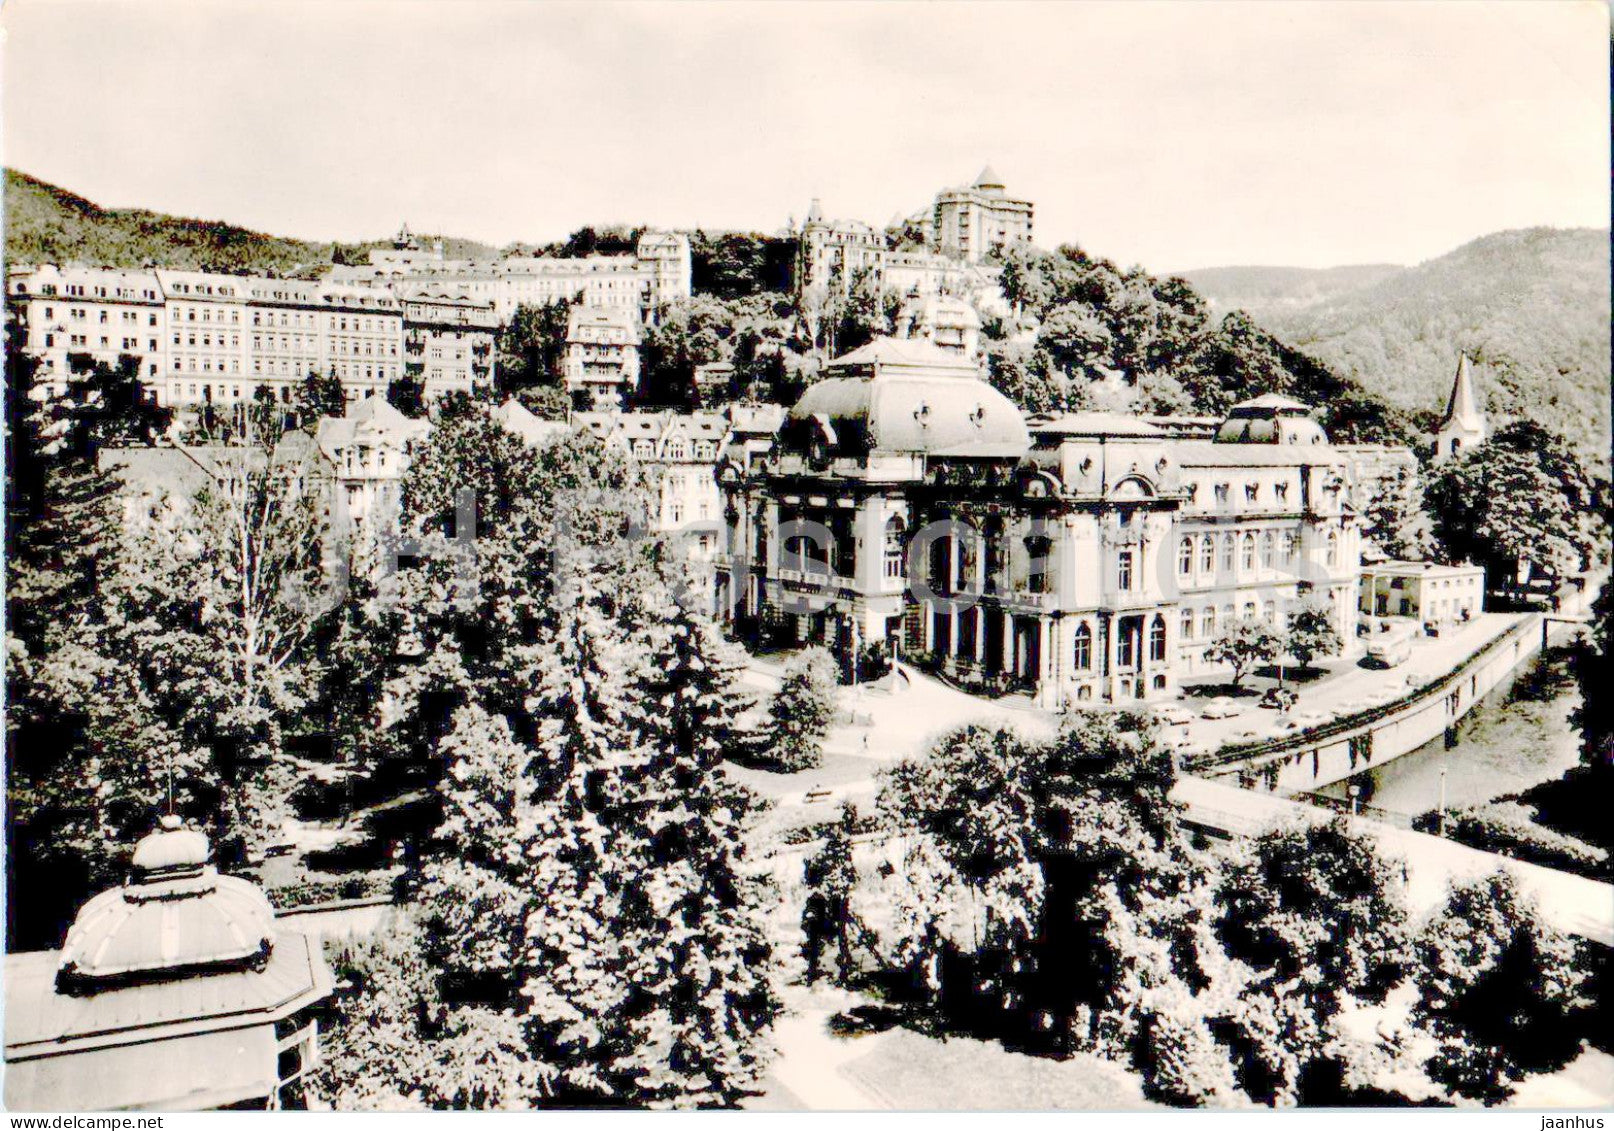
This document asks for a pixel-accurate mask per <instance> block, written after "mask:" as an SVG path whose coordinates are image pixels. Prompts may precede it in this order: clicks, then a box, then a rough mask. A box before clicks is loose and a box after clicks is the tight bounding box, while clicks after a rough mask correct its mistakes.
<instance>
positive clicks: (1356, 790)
mask: <svg viewBox="0 0 1614 1131" xmlns="http://www.w3.org/2000/svg"><path fill="white" fill-rule="evenodd" d="M1350 795H1351V816H1352V817H1355V816H1356V805H1357V799H1358V798H1359V797H1361V796H1362V787H1361V786H1359V785H1357V784H1356V783H1355V782H1352V783H1351V787H1350Z"/></svg>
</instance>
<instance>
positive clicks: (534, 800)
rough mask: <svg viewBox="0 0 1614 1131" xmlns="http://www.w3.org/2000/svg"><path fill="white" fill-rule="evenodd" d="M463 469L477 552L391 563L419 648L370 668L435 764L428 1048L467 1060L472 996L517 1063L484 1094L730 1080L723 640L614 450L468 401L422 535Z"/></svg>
mask: <svg viewBox="0 0 1614 1131" xmlns="http://www.w3.org/2000/svg"><path fill="white" fill-rule="evenodd" d="M461 486H463V487H466V488H468V489H469V490H470V492H471V494H472V496H473V497H474V498H475V499H476V514H477V537H476V539H475V542H474V553H472V554H469V555H467V556H465V557H463V558H461V559H460V560H454V559H451V558H448V557H445V556H441V555H439V554H437V553H435V552H433V553H426V554H424V555H423V557H422V560H421V561H420V563H419V564H418V565H416V566H415V567H414V568H412V569H411V570H409V571H407V572H406V573H404V574H401V575H400V576H399V578H398V579H397V581H398V583H399V585H400V598H401V604H402V605H403V607H405V608H407V609H408V610H409V614H410V618H411V621H412V629H413V633H414V636H415V639H416V642H417V646H418V648H419V651H420V657H419V659H418V660H417V661H416V662H415V663H412V664H405V665H399V666H398V669H397V670H396V672H395V673H394V674H393V675H392V678H390V679H389V680H388V682H387V698H388V699H389V701H390V702H391V703H392V704H393V706H392V707H390V708H389V710H388V712H387V715H386V717H387V718H389V719H390V720H391V723H390V725H389V726H388V728H387V729H388V730H389V731H390V732H391V734H390V737H389V740H388V741H389V743H390V744H392V745H395V746H396V747H398V748H399V750H400V755H399V756H401V757H408V758H409V759H411V760H412V761H414V762H416V763H427V764H430V763H433V762H436V763H437V764H439V765H440V766H441V774H440V780H439V784H438V794H439V796H440V797H441V800H442V807H443V822H442V825H441V827H440V828H439V830H438V834H437V836H436V838H435V840H434V842H433V844H432V845H430V846H428V849H427V851H426V864H425V866H424V867H423V869H422V874H421V878H420V883H419V898H418V900H417V904H418V906H419V907H420V908H421V922H420V927H421V933H420V942H419V944H418V945H419V947H420V948H421V950H420V953H422V954H423V955H424V956H425V959H426V962H427V965H428V966H429V967H431V968H434V969H436V970H438V971H440V976H439V977H437V979H436V981H435V983H434V985H433V986H432V987H431V992H432V993H433V994H435V995H437V996H438V997H439V998H440V999H441V1001H442V1002H443V1004H444V1006H445V1008H446V1009H447V1010H448V1011H449V1012H448V1015H447V1016H448V1018H449V1021H448V1023H447V1024H446V1025H445V1026H439V1027H437V1028H436V1029H435V1030H433V1031H432V1032H429V1033H426V1034H424V1035H423V1036H424V1039H426V1040H428V1041H429V1042H432V1044H433V1047H432V1048H431V1049H430V1050H429V1052H430V1058H431V1063H438V1062H439V1060H441V1061H443V1062H445V1063H448V1064H449V1065H450V1068H451V1069H452V1073H453V1075H454V1077H455V1078H458V1079H474V1077H475V1075H476V1073H477V1072H478V1071H479V1069H478V1067H477V1063H476V1062H475V1061H467V1060H466V1059H465V1057H464V1055H462V1054H461V1053H460V1052H458V1051H456V1047H455V1044H454V1040H455V1038H454V1034H455V1033H459V1032H464V1031H466V1025H468V1024H470V1022H469V1021H467V1022H466V1023H465V1025H461V1024H460V1023H459V1022H456V1021H454V1018H455V1017H457V1016H460V1015H461V1014H460V1013H459V1012H457V1011H465V1010H489V1011H493V1012H495V1013H497V1014H498V1015H499V1016H501V1017H509V1018H512V1019H513V1020H512V1024H514V1025H516V1026H517V1030H518V1032H519V1033H520V1035H521V1037H520V1045H519V1047H518V1048H517V1049H516V1050H515V1052H514V1055H511V1056H508V1057H507V1056H506V1054H505V1052H504V1051H500V1050H488V1049H486V1048H482V1049H473V1050H471V1051H473V1052H474V1053H475V1054H476V1055H477V1056H484V1057H493V1058H494V1060H493V1062H494V1064H495V1065H496V1076H497V1078H498V1079H501V1080H513V1081H523V1082H524V1083H522V1085H521V1087H522V1088H524V1089H526V1091H524V1092H511V1093H501V1095H505V1096H506V1097H507V1098H505V1099H503V1100H502V1101H501V1102H505V1103H507V1104H512V1103H525V1104H529V1105H530V1104H532V1103H538V1102H544V1103H552V1104H553V1103H566V1104H628V1105H651V1106H712V1105H725V1104H729V1103H732V1102H733V1100H734V1099H735V1098H736V1096H737V1095H738V1094H740V1093H741V1092H742V1091H744V1090H746V1089H748V1088H750V1087H751V1086H752V1085H753V1084H754V1082H755V1079H756V1077H757V1074H758V1073H759V1072H760V1071H761V1069H762V1065H763V1062H764V1058H765V1052H766V1046H765V1042H764V1040H763V1034H764V1033H765V1032H766V1030H767V1028H768V1026H769V1024H770V1023H771V1021H772V1019H773V1016H774V1015H775V1013H776V1012H777V1003H776V1000H775V996H774V990H773V978H774V974H773V967H772V959H771V949H770V946H769V943H768V938H767V935H766V932H765V930H764V929H763V924H764V919H765V909H766V907H767V906H768V901H767V898H766V894H767V893H766V889H765V887H764V885H763V883H762V881H761V880H759V879H758V878H757V875H756V871H755V869H754V868H753V867H752V866H751V865H750V863H749V861H748V860H747V859H746V848H745V837H744V830H745V826H746V824H747V823H748V822H749V820H750V814H751V808H752V804H753V802H752V800H751V798H750V795H749V794H747V793H746V792H745V791H744V790H742V789H740V788H738V787H737V786H735V785H733V784H732V783H731V782H730V781H729V780H728V779H727V778H725V777H724V776H723V775H722V774H721V773H720V772H719V771H718V769H717V766H718V763H719V762H721V761H722V760H724V759H726V758H728V757H731V756H732V755H733V753H734V750H735V748H736V747H737V746H739V745H742V744H743V743H744V742H745V741H746V736H745V735H744V733H743V730H742V728H741V727H740V726H739V725H738V721H737V720H738V716H739V714H740V713H741V711H742V709H743V707H744V705H745V702H746V700H745V697H744V694H743V692H742V691H741V689H740V688H739V685H738V682H737V679H738V672H739V665H740V661H739V658H738V656H737V654H736V653H735V651H734V649H733V646H731V645H728V644H726V643H725V642H724V641H722V639H721V636H720V634H719V633H718V631H717V629H716V627H715V626H714V625H713V624H712V623H711V622H710V620H709V619H707V618H704V617H702V616H700V615H697V614H695V613H692V612H690V611H688V610H687V609H686V608H685V603H684V602H681V601H680V600H679V599H678V589H677V583H678V578H677V576H676V575H675V573H674V559H673V558H672V556H671V555H669V553H668V551H667V549H666V548H665V547H664V546H663V545H662V544H661V543H660V542H658V541H656V540H653V539H649V538H646V537H642V536H636V535H634V536H630V535H631V534H632V531H633V530H635V529H638V530H641V531H642V521H643V515H644V505H645V502H646V497H645V493H644V490H643V480H642V476H641V475H640V474H639V473H638V472H637V471H636V470H635V469H634V468H633V467H632V466H631V465H630V464H628V463H627V462H626V461H625V460H624V459H622V458H621V457H620V455H619V454H617V453H614V452H612V451H608V450H606V449H604V448H603V447H602V446H601V445H599V444H597V443H595V442H593V441H592V440H591V439H588V438H584V437H570V438H567V439H564V440H562V441H560V442H558V443H556V444H553V445H548V446H546V447H544V448H540V449H533V448H529V447H527V446H526V445H523V444H521V443H520V442H519V441H518V440H516V439H514V438H513V437H510V436H509V434H508V433H506V432H504V431H503V430H502V429H500V428H498V426H497V425H496V424H495V423H494V422H493V421H491V419H488V418H487V416H486V413H485V412H483V411H481V410H480V409H478V410H476V411H474V412H473V413H472V414H470V415H468V416H466V417H464V418H456V419H453V420H450V421H446V422H442V423H440V424H439V427H438V428H437V429H435V430H434V432H433V434H432V437H431V438H430V439H429V440H428V442H427V444H426V446H425V448H424V449H423V450H422V452H421V453H420V456H419V458H418V459H417V460H416V461H415V462H413V463H412V464H411V468H410V471H409V474H408V478H407V479H406V483H405V490H404V496H405V499H404V503H405V506H404V510H405V521H406V523H407V524H408V525H409V527H410V528H411V529H414V530H416V531H418V532H419V533H420V535H421V539H422V543H423V545H424V547H425V548H427V549H431V548H432V547H434V546H436V545H438V543H439V541H440V540H441V539H442V537H443V533H444V532H445V531H449V530H453V529H454V528H455V525H456V524H457V523H459V522H460V520H459V519H458V518H456V517H453V515H454V509H455V504H454V498H455V495H456V493H457V491H458V488H460V487H461ZM461 509H462V510H463V508H461ZM467 566H468V567H469V568H470V569H471V570H472V571H473V572H474V579H475V584H474V585H467V584H466V583H465V579H464V578H463V576H461V575H462V572H463V570H464V569H465V568H467ZM468 908H469V909H473V913H471V914H467V909H468ZM464 1016H466V1017H467V1018H470V1017H474V1016H477V1015H476V1014H474V1013H471V1014H464ZM471 1102H476V1101H474V1100H473V1101H471ZM489 1102H491V1101H489Z"/></svg>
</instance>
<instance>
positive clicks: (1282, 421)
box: [1216, 393, 1328, 445]
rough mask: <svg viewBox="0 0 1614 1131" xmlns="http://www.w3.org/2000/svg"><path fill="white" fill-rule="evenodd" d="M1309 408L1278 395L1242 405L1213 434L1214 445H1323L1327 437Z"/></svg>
mask: <svg viewBox="0 0 1614 1131" xmlns="http://www.w3.org/2000/svg"><path fill="white" fill-rule="evenodd" d="M1310 412H1311V409H1310V407H1309V406H1307V405H1305V404H1303V403H1301V402H1300V401H1297V400H1293V399H1291V398H1289V397H1285V396H1282V395H1280V394H1278V393H1264V394H1262V395H1261V396H1259V397H1255V398H1254V399H1252V400H1247V401H1242V402H1240V403H1239V404H1236V405H1234V406H1233V407H1232V408H1231V409H1229V410H1228V412H1227V419H1226V420H1224V421H1223V422H1222V426H1221V427H1220V428H1218V429H1217V431H1216V442H1217V443H1218V444H1306V445H1311V444H1326V443H1328V434H1327V433H1326V432H1324V431H1323V427H1322V425H1321V424H1318V423H1317V422H1316V421H1315V420H1313V419H1311V417H1310V416H1309V415H1307V414H1308V413H1310Z"/></svg>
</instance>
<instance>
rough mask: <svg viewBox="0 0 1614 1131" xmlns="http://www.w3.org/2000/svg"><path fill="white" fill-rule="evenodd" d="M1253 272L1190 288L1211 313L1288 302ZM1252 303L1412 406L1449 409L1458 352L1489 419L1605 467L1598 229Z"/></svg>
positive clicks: (1505, 238) (1528, 239) (1275, 323)
mask: <svg viewBox="0 0 1614 1131" xmlns="http://www.w3.org/2000/svg"><path fill="white" fill-rule="evenodd" d="M1251 270H1252V269H1248V268H1234V269H1224V271H1222V272H1216V271H1213V272H1195V273H1194V282H1195V283H1196V285H1197V286H1199V287H1201V288H1202V289H1203V291H1204V292H1206V293H1207V296H1208V297H1210V298H1212V299H1214V300H1219V301H1218V305H1220V301H1227V300H1231V299H1233V298H1234V297H1236V296H1238V295H1240V294H1242V295H1244V296H1246V297H1248V296H1251V295H1259V294H1262V293H1264V294H1266V295H1268V296H1269V297H1273V296H1279V295H1281V294H1282V291H1281V288H1278V287H1277V286H1276V282H1275V280H1274V281H1273V285H1272V286H1271V287H1269V288H1268V290H1266V291H1265V292H1263V291H1262V290H1261V288H1260V287H1259V286H1257V285H1256V283H1255V280H1253V279H1252V278H1251V277H1250V276H1249V275H1248V272H1249V271H1251ZM1355 270H1362V269H1355ZM1241 273H1242V275H1241ZM1218 275H1221V276H1222V277H1221V278H1220V279H1218ZM1229 283H1231V284H1234V285H1227V286H1223V285H1220V284H1229ZM1290 293H1291V294H1292V293H1293V292H1290ZM1250 305H1251V306H1252V307H1253V309H1251V310H1250V313H1251V315H1252V316H1253V317H1254V318H1255V319H1256V321H1257V322H1259V323H1260V324H1261V325H1263V326H1264V327H1265V328H1267V329H1268V330H1270V331H1271V332H1272V333H1274V334H1276V335H1277V336H1278V337H1280V338H1282V339H1283V340H1284V341H1285V342H1287V343H1289V344H1290V345H1292V346H1294V347H1296V348H1297V349H1301V350H1304V351H1305V352H1306V353H1308V354H1311V355H1312V356H1314V357H1316V358H1318V359H1319V360H1321V361H1323V362H1324V363H1326V364H1327V365H1328V366H1329V367H1330V368H1332V369H1334V370H1336V371H1338V372H1339V373H1341V374H1343V375H1346V376H1350V377H1354V378H1356V379H1357V380H1358V381H1360V382H1361V384H1362V386H1363V387H1364V388H1365V389H1367V390H1368V391H1369V392H1371V393H1374V394H1376V395H1378V396H1380V397H1382V398H1383V399H1384V400H1386V401H1388V402H1389V403H1391V404H1393V405H1396V406H1398V407H1402V408H1406V409H1439V408H1441V407H1443V402H1444V398H1445V396H1446V394H1447V392H1448V391H1449V390H1450V388H1451V376H1452V373H1453V371H1454V370H1455V368H1456V365H1457V353H1458V351H1459V350H1462V351H1466V352H1467V353H1468V355H1469V357H1470V358H1471V359H1472V360H1473V361H1474V362H1475V375H1476V377H1477V379H1478V383H1479V388H1480V390H1481V392H1482V394H1483V395H1484V397H1485V399H1486V402H1487V406H1488V407H1489V408H1490V410H1491V411H1492V412H1494V413H1498V414H1503V415H1510V416H1515V415H1516V416H1523V417H1528V418H1529V419H1532V420H1535V421H1537V422H1538V423H1540V424H1543V425H1545V426H1546V427H1548V428H1551V429H1553V430H1554V431H1557V432H1560V433H1562V434H1563V435H1565V436H1567V437H1568V438H1569V439H1570V440H1572V441H1573V442H1574V443H1575V444H1576V445H1577V446H1579V447H1580V448H1581V449H1582V450H1583V451H1585V452H1587V453H1588V454H1591V455H1593V456H1594V457H1595V458H1597V459H1598V460H1599V461H1600V462H1602V461H1606V460H1607V458H1608V449H1609V380H1610V363H1609V351H1610V335H1609V313H1608V312H1609V233H1608V231H1607V230H1606V229H1594V228H1572V229H1557V228H1528V229H1521V230H1516V231H1507V232H1497V233H1495V234H1493V235H1489V236H1484V237H1482V238H1480V239H1477V240H1475V241H1473V242H1472V243H1469V244H1465V245H1463V246H1462V247H1460V248H1458V249H1457V250H1456V251H1453V252H1451V253H1450V254H1447V255H1443V256H1441V257H1439V258H1438V259H1432V260H1429V261H1428V262H1426V263H1421V264H1419V265H1418V266H1416V267H1409V268H1405V269H1403V270H1399V271H1394V272H1392V273H1388V274H1386V275H1384V276H1383V277H1381V278H1378V279H1375V280H1373V281H1371V282H1369V283H1367V284H1366V285H1364V286H1359V287H1355V288H1351V289H1348V290H1344V291H1341V292H1339V293H1335V294H1331V295H1327V296H1325V297H1322V298H1321V299H1319V300H1317V301H1313V302H1309V303H1302V302H1288V303H1285V302H1282V301H1267V302H1254V303H1251V304H1250Z"/></svg>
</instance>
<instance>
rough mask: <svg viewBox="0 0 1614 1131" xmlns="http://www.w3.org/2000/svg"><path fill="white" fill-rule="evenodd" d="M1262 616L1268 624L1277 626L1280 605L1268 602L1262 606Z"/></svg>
mask: <svg viewBox="0 0 1614 1131" xmlns="http://www.w3.org/2000/svg"><path fill="white" fill-rule="evenodd" d="M1261 615H1262V616H1263V617H1265V618H1266V622H1267V623H1268V624H1277V623H1278V605H1277V602H1275V601H1268V602H1266V603H1265V604H1264V605H1262V606H1261Z"/></svg>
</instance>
